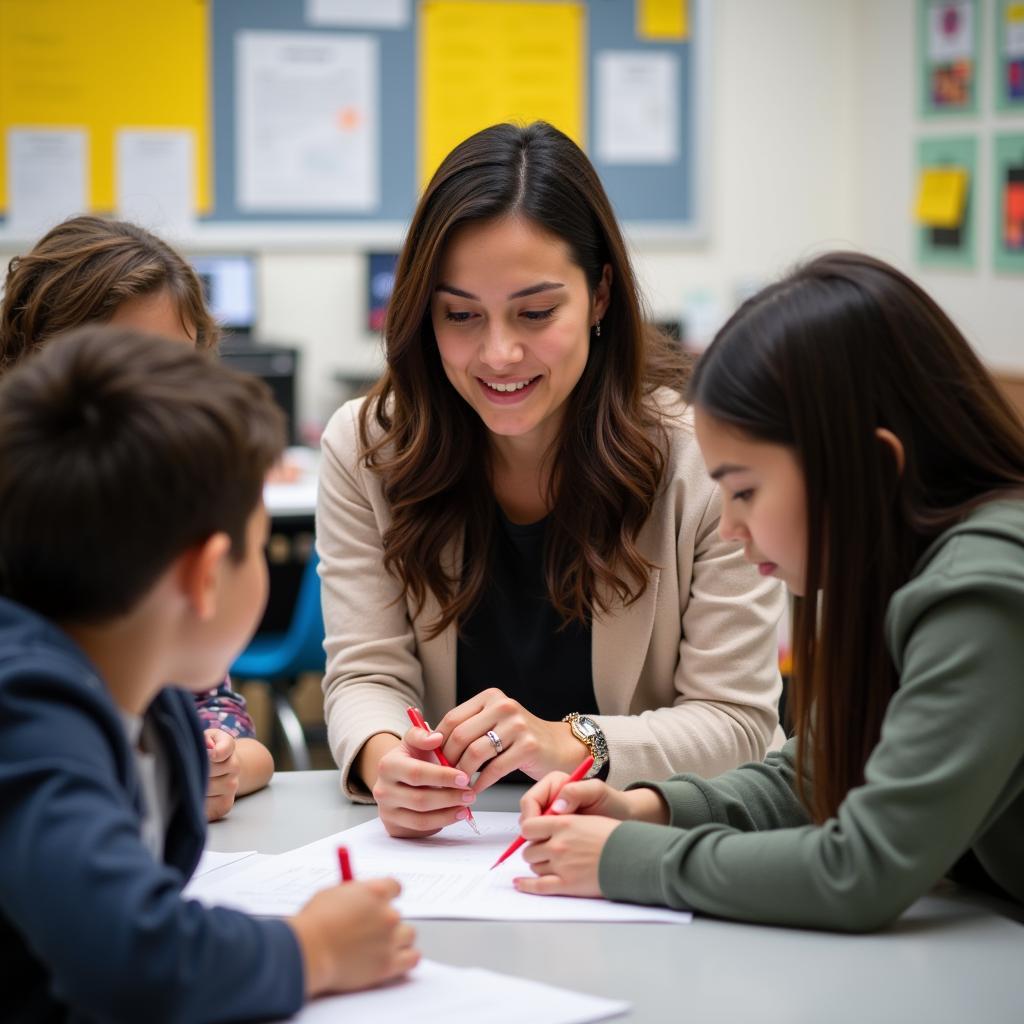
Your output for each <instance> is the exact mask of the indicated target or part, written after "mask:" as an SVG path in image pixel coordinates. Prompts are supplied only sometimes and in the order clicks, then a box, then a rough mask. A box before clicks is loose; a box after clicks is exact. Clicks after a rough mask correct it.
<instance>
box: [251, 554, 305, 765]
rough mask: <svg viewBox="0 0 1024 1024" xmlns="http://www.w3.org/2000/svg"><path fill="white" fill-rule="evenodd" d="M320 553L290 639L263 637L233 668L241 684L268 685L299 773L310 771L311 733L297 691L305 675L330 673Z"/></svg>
mask: <svg viewBox="0 0 1024 1024" xmlns="http://www.w3.org/2000/svg"><path fill="white" fill-rule="evenodd" d="M318 562H319V559H318V558H317V554H316V551H315V550H313V551H312V552H310V555H309V560H308V561H307V562H306V567H305V569H304V570H303V572H302V579H301V581H300V583H299V592H298V596H297V597H296V600H295V609H294V612H293V614H292V618H291V622H290V623H289V624H288V629H287V630H286V631H285V632H284V633H260V634H257V635H256V636H255V637H253V639H252V640H251V641H250V643H249V646H248V647H247V648H246V649H245V650H244V651H243V652H242V653H241V654H240V655H239V656H238V659H237V660H236V661H235V663H234V665H232V666H231V676H232V678H236V679H258V680H265V681H266V682H267V684H268V685H269V687H270V695H271V700H272V702H273V707H274V721H275V723H276V725H277V727H278V729H279V730H280V734H281V736H282V737H283V738H284V741H285V745H286V746H287V748H288V751H289V753H290V755H291V759H292V765H293V766H294V768H295V769H296V770H297V771H306V770H308V769H309V767H310V759H309V747H308V745H307V743H306V733H305V730H304V729H303V728H302V723H301V722H300V721H299V716H298V715H297V714H296V713H295V708H294V707H293V706H292V701H291V690H292V688H293V687H294V685H295V681H296V678H297V677H298V676H299V675H300V674H301V673H303V672H319V673H323V670H324V619H323V613H322V612H321V610H320V577H319V576H318V575H317V571H316V567H317V563H318Z"/></svg>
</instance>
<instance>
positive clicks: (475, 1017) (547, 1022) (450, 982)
mask: <svg viewBox="0 0 1024 1024" xmlns="http://www.w3.org/2000/svg"><path fill="white" fill-rule="evenodd" d="M628 1009H629V1003H624V1002H621V1001H619V1000H613V999H601V998H600V997H598V996H591V995H586V994H584V993H581V992H570V991H568V990H567V989H564V988H555V987H554V986H552V985H544V984H542V983H541V982H538V981H527V980H526V979H524V978H513V977H512V976H511V975H508V974H498V973H496V972H495V971H485V970H482V969H480V968H476V967H450V966H448V965H447V964H439V963H435V962H434V961H431V960H423V961H421V962H420V964H419V966H418V967H416V968H415V969H414V970H413V971H411V972H410V973H409V975H408V976H407V977H406V978H404V979H402V980H400V981H396V982H393V983H392V984H390V985H385V986H384V987H383V988H376V989H371V990H370V991H369V992H352V993H350V994H348V995H344V996H331V997H329V998H327V999H317V1000H314V1001H313V1002H312V1003H310V1004H309V1005H308V1006H306V1007H305V1009H303V1010H302V1011H301V1012H300V1013H299V1014H298V1015H297V1016H295V1017H293V1018H292V1020H294V1021H297V1022H300V1024H333V1022H336V1021H346V1020H372V1021H373V1022H374V1024H409V1022H410V1021H426V1020H436V1021H448V1022H455V1021H481V1020H486V1021H487V1024H523V1022H524V1021H529V1022H530V1024H587V1022H588V1021H597V1020H607V1019H608V1018H609V1017H618V1016H619V1015H620V1014H623V1013H625V1012H626V1011H627V1010H628ZM482 1012H483V1013H484V1016H481V1013H482Z"/></svg>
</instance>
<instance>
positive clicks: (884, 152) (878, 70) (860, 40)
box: [851, 0, 1024, 372]
mask: <svg viewBox="0 0 1024 1024" xmlns="http://www.w3.org/2000/svg"><path fill="white" fill-rule="evenodd" d="M854 8H855V10H854V19H855V26H854V27H855V33H856V39H857V49H858V52H859V56H858V68H857V78H856V80H857V91H858V92H859V93H860V95H861V99H860V102H859V103H858V104H857V106H856V108H855V111H856V119H857V120H856V123H855V125H854V131H853V132H852V133H851V134H852V135H853V136H854V139H855V147H854V148H855V154H856V167H857V174H856V182H857V187H856V188H855V190H854V202H855V206H854V211H853V214H854V215H853V223H854V225H855V226H856V228H855V232H854V240H855V241H856V242H857V243H858V245H860V246H861V247H863V248H864V249H866V250H867V251H869V252H871V253H873V254H875V255H877V256H880V257H881V258H883V259H886V260H889V261H890V262H892V263H894V264H896V265H897V266H899V267H900V268H901V269H903V270H905V271H907V273H909V274H911V275H912V276H913V277H914V279H915V280H917V281H919V282H920V283H921V285H922V286H923V287H924V288H926V289H927V290H928V291H929V292H930V293H931V294H932V295H933V296H934V297H935V299H936V300H937V301H938V302H939V303H940V304H941V305H942V306H943V307H944V308H945V310H946V311H947V312H948V313H949V314H950V315H951V316H952V317H953V319H954V320H955V321H956V322H957V324H958V326H959V327H960V329H961V330H962V331H963V332H964V333H965V334H966V336H967V338H968V339H969V340H970V341H971V343H972V344H973V345H974V346H975V348H976V349H977V350H978V352H979V353H980V354H981V355H982V357H983V358H984V359H985V360H986V361H987V362H988V363H989V364H990V365H991V366H992V367H993V368H994V369H998V370H1010V371H1017V372H1020V371H1021V370H1024V277H1021V276H1020V275H1019V274H1018V275H1016V276H1012V275H1006V274H1002V275H1000V274H996V273H995V272H994V271H993V270H992V269H991V263H992V256H991V252H992V241H993V239H992V231H993V224H992V205H993V198H992V191H991V188H992V182H991V180H990V179H991V153H990V143H991V138H992V135H993V134H994V131H996V130H1001V131H1018V132H1024V117H1022V116H1021V115H1020V114H1017V115H1015V116H1014V115H1010V114H996V113H994V112H993V107H994V105H995V104H994V102H993V95H992V94H993V90H994V86H993V81H992V79H993V72H992V23H993V18H994V15H995V4H994V2H993V0H981V9H982V33H983V35H982V61H981V93H980V104H979V112H978V114H977V115H974V116H971V117H963V118H956V117H944V118H928V119H925V118H921V117H920V116H919V115H918V113H917V95H916V91H915V86H916V74H917V65H916V63H915V61H914V59H913V54H914V52H915V51H914V44H915V31H916V29H915V20H914V19H915V5H914V0H859V2H858V3H856V4H855V5H854ZM959 133H964V134H973V135H976V136H977V137H978V140H979V152H978V158H979V165H978V170H979V181H978V184H979V185H980V194H979V213H980V216H978V217H977V220H976V222H975V223H976V231H977V232H978V234H977V269H975V270H934V269H933V270H925V269H923V268H921V267H919V266H918V265H917V264H916V262H915V260H914V248H913V247H914V235H913V232H912V231H911V230H910V226H909V223H908V216H909V211H910V210H911V209H912V206H913V202H914V185H915V182H914V171H915V167H914V147H915V144H916V140H917V139H918V138H920V137H922V136H926V135H932V134H937V135H946V134H948V135H955V134H959Z"/></svg>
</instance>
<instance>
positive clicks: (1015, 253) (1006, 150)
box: [992, 132, 1024, 273]
mask: <svg viewBox="0 0 1024 1024" xmlns="http://www.w3.org/2000/svg"><path fill="white" fill-rule="evenodd" d="M992 169H993V173H992V193H993V195H994V197H995V203H994V206H995V216H994V217H993V232H992V244H993V250H992V258H993V264H994V265H995V268H996V270H997V271H1005V272H1011V273H1024V132H1018V133H1017V134H1015V135H997V136H996V138H995V139H994V140H993V146H992Z"/></svg>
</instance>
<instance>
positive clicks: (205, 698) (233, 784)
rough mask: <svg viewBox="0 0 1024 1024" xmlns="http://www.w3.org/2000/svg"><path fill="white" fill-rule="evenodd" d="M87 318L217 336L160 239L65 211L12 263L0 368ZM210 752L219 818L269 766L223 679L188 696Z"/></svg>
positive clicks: (179, 336) (211, 799)
mask: <svg viewBox="0 0 1024 1024" xmlns="http://www.w3.org/2000/svg"><path fill="white" fill-rule="evenodd" d="M90 323H110V324H116V325H118V326H120V327H127V328H132V329H135V330H138V331H144V332H146V333H149V334H159V335H162V336H163V337H166V338H169V339H170V340H172V341H181V342H184V343H185V344H188V345H194V346H195V347H196V348H199V349H209V350H212V349H215V348H216V347H217V342H218V340H219V338H220V328H219V327H218V326H217V324H216V322H215V321H214V319H213V317H212V316H211V314H210V311H209V309H208V308H207V306H206V300H205V298H204V296H203V289H202V285H201V284H200V282H199V278H198V277H197V276H196V272H195V270H194V269H193V268H192V266H191V265H190V264H189V263H188V262H187V261H186V260H185V259H184V257H182V256H181V254H180V253H178V252H177V251H176V250H175V249H173V248H172V247H171V246H169V245H168V244H167V243H166V242H165V241H163V239H161V238H158V237H157V236H156V235H154V234H152V233H151V232H149V231H147V230H146V229H145V228H141V227H139V226H138V225H136V224H131V223H128V222H127V221H118V220H107V219H105V218H103V217H90V216H82V217H72V218H70V219H69V220H66V221H64V222H62V223H61V224H58V225H57V226H56V227H54V228H52V229H51V230H50V231H48V232H47V233H46V234H45V235H44V236H43V237H42V238H41V239H40V240H39V241H38V242H37V243H36V244H35V245H34V246H33V247H32V249H31V250H30V251H29V252H27V253H26V254H25V255H24V256H16V257H15V258H14V259H12V260H11V262H10V265H9V267H8V271H7V278H6V280H5V282H4V293H3V304H2V305H0V375H2V374H4V373H6V372H7V371H8V370H9V369H11V368H13V367H14V366H15V365H17V364H18V363H19V362H21V360H23V359H24V358H25V357H26V356H28V355H30V354H31V353H32V352H34V351H36V350H38V349H40V348H42V347H43V346H44V345H46V344H47V343H48V342H49V341H50V339H51V338H53V337H55V336H57V335H59V334H61V333H63V332H65V331H69V330H71V329H73V328H76V327H81V326H83V325H85V324H90ZM196 709H197V711H198V712H199V717H200V718H201V719H202V722H203V726H204V728H205V730H206V738H207V746H208V748H209V757H210V777H209V787H208V789H207V797H206V814H207V817H208V818H209V819H210V820H211V821H213V820H215V819H217V818H222V817H224V815H225V814H227V813H228V811H229V810H230V809H231V806H232V805H233V804H234V802H235V797H236V796H242V795H244V794H246V793H252V792H254V791H255V790H257V789H262V788H263V787H264V786H265V785H266V784H267V782H268V781H269V780H270V776H271V775H272V774H273V772H274V760H273V758H272V757H271V755H270V751H269V750H267V748H266V747H265V746H264V745H263V744H262V743H260V741H259V740H257V739H256V732H255V729H254V728H253V723H252V719H251V718H250V717H249V712H248V710H247V708H246V703H245V698H243V697H242V696H241V694H239V693H236V692H235V691H234V690H232V689H231V687H230V685H229V684H228V683H227V682H225V683H222V684H221V685H220V686H219V687H217V688H215V689H212V690H210V691H208V692H206V693H201V694H198V695H197V696H196Z"/></svg>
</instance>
